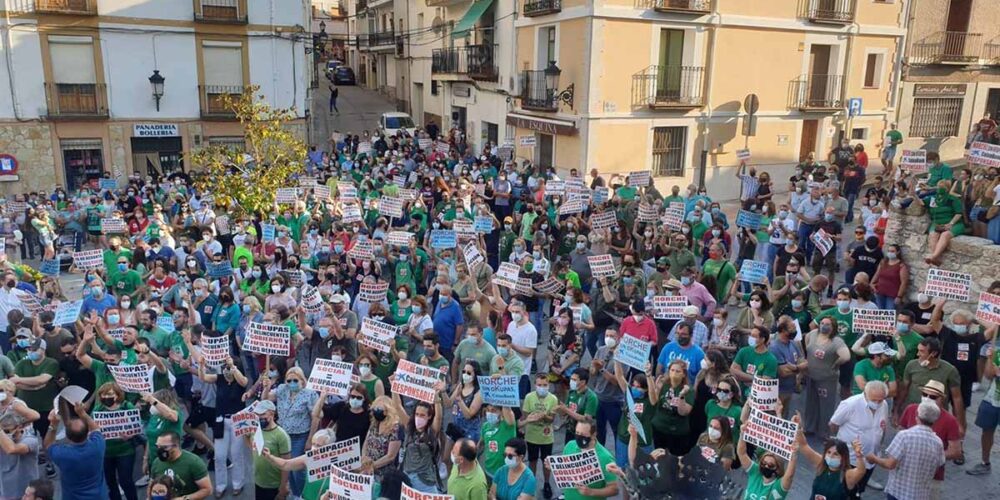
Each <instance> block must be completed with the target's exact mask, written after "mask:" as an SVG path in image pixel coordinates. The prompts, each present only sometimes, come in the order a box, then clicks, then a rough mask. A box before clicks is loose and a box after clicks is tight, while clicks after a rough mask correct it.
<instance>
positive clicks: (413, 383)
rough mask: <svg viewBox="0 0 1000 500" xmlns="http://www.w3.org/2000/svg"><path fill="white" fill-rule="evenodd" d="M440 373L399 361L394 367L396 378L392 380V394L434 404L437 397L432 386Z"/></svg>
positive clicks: (402, 360)
mask: <svg viewBox="0 0 1000 500" xmlns="http://www.w3.org/2000/svg"><path fill="white" fill-rule="evenodd" d="M440 373H441V372H440V371H438V370H436V369H434V368H431V367H429V366H422V365H418V364H416V363H413V362H410V361H407V360H405V359H401V360H399V366H397V367H396V378H394V379H393V380H392V392H394V393H396V394H399V395H400V396H407V397H411V398H413V399H417V400H420V401H423V402H425V403H430V404H434V397H435V396H436V395H437V390H436V389H434V386H435V385H437V383H438V380H439V379H438V376H439V375H440Z"/></svg>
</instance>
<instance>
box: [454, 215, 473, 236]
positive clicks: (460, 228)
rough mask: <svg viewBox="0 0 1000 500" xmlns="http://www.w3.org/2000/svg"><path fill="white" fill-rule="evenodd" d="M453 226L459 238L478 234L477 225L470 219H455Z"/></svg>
mask: <svg viewBox="0 0 1000 500" xmlns="http://www.w3.org/2000/svg"><path fill="white" fill-rule="evenodd" d="M451 228H452V229H454V230H455V234H457V235H458V237H459V239H466V238H469V237H473V236H475V235H476V227H475V225H474V224H473V222H472V221H471V220H469V219H462V218H458V219H455V220H453V221H451Z"/></svg>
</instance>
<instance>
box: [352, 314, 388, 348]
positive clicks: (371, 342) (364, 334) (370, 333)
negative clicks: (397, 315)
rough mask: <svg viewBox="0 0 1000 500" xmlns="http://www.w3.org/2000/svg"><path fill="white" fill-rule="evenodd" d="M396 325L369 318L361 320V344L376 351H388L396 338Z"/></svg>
mask: <svg viewBox="0 0 1000 500" xmlns="http://www.w3.org/2000/svg"><path fill="white" fill-rule="evenodd" d="M396 331H397V329H396V327H395V326H393V325H390V324H388V323H383V322H381V321H375V320H374V319H371V318H365V320H364V321H362V322H361V340H360V343H361V345H363V346H365V347H369V348H371V349H375V350H376V351H381V352H389V351H390V350H392V342H393V341H394V340H395V339H396Z"/></svg>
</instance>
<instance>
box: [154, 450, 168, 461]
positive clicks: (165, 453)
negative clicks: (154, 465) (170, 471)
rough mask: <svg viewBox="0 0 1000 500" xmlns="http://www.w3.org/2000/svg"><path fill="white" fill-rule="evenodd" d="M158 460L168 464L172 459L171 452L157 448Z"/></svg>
mask: <svg viewBox="0 0 1000 500" xmlns="http://www.w3.org/2000/svg"><path fill="white" fill-rule="evenodd" d="M156 458H159V459H160V460H161V461H164V462H166V461H167V460H168V459H169V458H170V450H168V449H166V448H160V447H157V448H156Z"/></svg>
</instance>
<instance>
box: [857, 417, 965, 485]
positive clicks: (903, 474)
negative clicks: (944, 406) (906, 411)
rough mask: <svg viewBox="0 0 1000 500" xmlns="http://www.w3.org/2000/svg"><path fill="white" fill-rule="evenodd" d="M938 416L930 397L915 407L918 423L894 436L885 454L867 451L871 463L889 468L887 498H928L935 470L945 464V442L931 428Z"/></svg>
mask: <svg viewBox="0 0 1000 500" xmlns="http://www.w3.org/2000/svg"><path fill="white" fill-rule="evenodd" d="M940 417H941V408H940V407H939V406H938V405H937V404H935V403H934V402H933V401H925V402H923V403H920V406H918V407H917V425H916V426H914V427H911V428H909V429H906V430H903V431H900V432H899V433H898V434H896V437H895V438H893V440H892V443H890V444H889V448H888V449H886V455H887V456H885V457H878V456H875V454H874V453H871V452H869V453H868V454H867V456H866V457H865V459H866V460H868V461H869V462H871V463H874V464H875V465H878V466H880V467H884V468H886V469H889V483H888V484H887V485H886V488H885V493H886V498H888V499H889V500H929V499H930V498H931V481H932V478H933V477H934V471H935V470H936V469H937V468H938V467H941V466H943V465H944V462H945V458H944V445H943V444H942V443H941V438H939V437H937V435H936V434H934V430H933V429H932V428H931V427H932V426H933V425H934V424H935V423H936V422H937V421H938V419H939V418H940Z"/></svg>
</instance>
